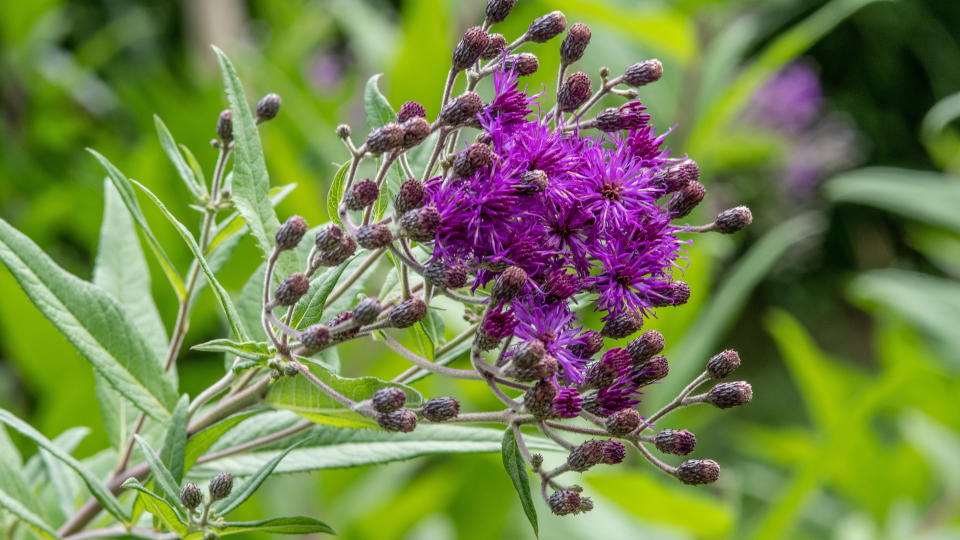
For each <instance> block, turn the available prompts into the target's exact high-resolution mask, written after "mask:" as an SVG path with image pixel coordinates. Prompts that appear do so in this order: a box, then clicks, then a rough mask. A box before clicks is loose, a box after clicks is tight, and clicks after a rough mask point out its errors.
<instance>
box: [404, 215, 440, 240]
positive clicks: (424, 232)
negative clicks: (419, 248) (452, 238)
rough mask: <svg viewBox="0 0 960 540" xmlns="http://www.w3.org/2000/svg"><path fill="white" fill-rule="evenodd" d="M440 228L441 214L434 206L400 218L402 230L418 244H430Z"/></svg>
mask: <svg viewBox="0 0 960 540" xmlns="http://www.w3.org/2000/svg"><path fill="white" fill-rule="evenodd" d="M439 226H440V213H439V212H437V209H436V208H435V207H433V206H424V207H422V208H417V209H416V210H410V211H409V212H407V213H405V214H404V215H403V217H401V218H400V230H401V231H402V232H403V234H404V235H405V236H406V237H407V238H410V239H411V240H414V241H416V242H430V241H432V240H433V239H434V234H435V233H436V232H437V227H439Z"/></svg>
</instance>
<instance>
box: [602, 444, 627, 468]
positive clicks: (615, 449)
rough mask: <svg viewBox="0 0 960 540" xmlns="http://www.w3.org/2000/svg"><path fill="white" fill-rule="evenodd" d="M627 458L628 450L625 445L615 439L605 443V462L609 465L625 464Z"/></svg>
mask: <svg viewBox="0 0 960 540" xmlns="http://www.w3.org/2000/svg"><path fill="white" fill-rule="evenodd" d="M626 457H627V449H626V447H624V446H623V443H622V442H620V441H616V440H613V439H609V440H606V441H604V443H603V462H604V463H606V464H607V465H616V464H618V463H623V460H624V458H626Z"/></svg>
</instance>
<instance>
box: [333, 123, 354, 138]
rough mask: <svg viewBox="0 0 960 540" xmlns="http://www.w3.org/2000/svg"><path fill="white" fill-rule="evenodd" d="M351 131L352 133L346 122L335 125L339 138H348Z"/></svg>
mask: <svg viewBox="0 0 960 540" xmlns="http://www.w3.org/2000/svg"><path fill="white" fill-rule="evenodd" d="M351 133H352V130H351V129H350V126H348V125H347V124H340V125H339V126H337V137H340V138H341V139H344V140H346V139H349V138H350V134H351Z"/></svg>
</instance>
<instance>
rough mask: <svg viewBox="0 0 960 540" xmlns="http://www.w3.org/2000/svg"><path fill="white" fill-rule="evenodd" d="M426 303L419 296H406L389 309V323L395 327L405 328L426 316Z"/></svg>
mask: <svg viewBox="0 0 960 540" xmlns="http://www.w3.org/2000/svg"><path fill="white" fill-rule="evenodd" d="M426 315H427V305H426V304H424V303H423V300H421V299H419V298H408V299H406V300H404V301H402V302H400V303H399V304H397V305H395V306H393V309H391V310H390V324H391V325H392V326H394V327H395V328H407V327H410V326H413V325H414V324H416V323H417V322H418V321H420V320H421V319H423V318H424V317H426Z"/></svg>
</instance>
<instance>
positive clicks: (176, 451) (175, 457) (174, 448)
mask: <svg viewBox="0 0 960 540" xmlns="http://www.w3.org/2000/svg"><path fill="white" fill-rule="evenodd" d="M189 409H190V396H188V395H186V394H184V395H182V396H180V401H178V402H177V406H176V407H174V409H173V416H172V418H171V420H170V425H169V426H167V431H166V433H164V435H163V446H161V447H160V461H161V462H162V463H163V464H164V465H165V466H166V467H167V469H168V470H169V471H170V475H171V476H172V477H173V480H174V482H175V483H177V484H179V483H180V480H182V479H183V466H184V459H185V457H184V454H185V452H186V447H187V420H189V417H188V414H189V413H188V411H189Z"/></svg>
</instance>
